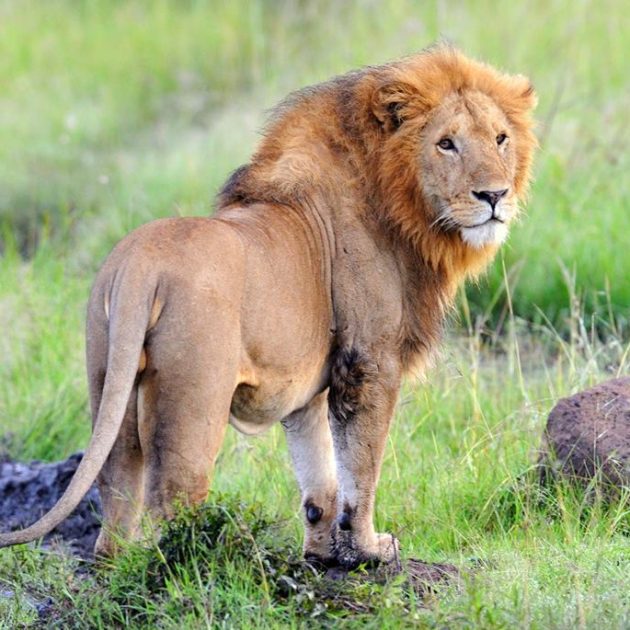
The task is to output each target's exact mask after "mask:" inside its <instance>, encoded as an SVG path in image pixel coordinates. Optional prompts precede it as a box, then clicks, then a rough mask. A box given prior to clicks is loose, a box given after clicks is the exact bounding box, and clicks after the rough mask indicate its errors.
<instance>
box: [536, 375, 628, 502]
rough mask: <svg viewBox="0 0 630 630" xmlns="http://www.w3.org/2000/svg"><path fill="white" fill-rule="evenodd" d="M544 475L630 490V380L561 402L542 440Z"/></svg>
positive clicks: (606, 385)
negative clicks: (593, 480)
mask: <svg viewBox="0 0 630 630" xmlns="http://www.w3.org/2000/svg"><path fill="white" fill-rule="evenodd" d="M542 450H543V452H542V457H541V464H542V465H543V466H542V472H543V475H548V474H551V475H552V476H556V475H558V474H560V475H563V476H568V477H571V478H573V479H578V480H581V481H583V482H586V483H588V482H590V481H591V480H592V479H593V478H594V477H595V476H596V475H597V476H598V477H597V480H598V482H602V483H603V484H604V485H605V486H606V487H607V488H608V489H612V490H613V491H615V493H617V491H620V490H621V489H622V488H624V487H625V488H630V377H624V378H617V379H613V380H610V381H605V382H603V383H600V384H599V385H596V386H595V387H592V388H591V389H587V390H584V391H582V392H578V393H577V394H574V395H573V396H569V397H568V398H563V399H561V400H560V401H559V402H558V404H557V405H556V406H555V407H554V408H553V409H552V410H551V413H550V414H549V419H548V420H547V427H546V429H545V433H544V439H543V449H542Z"/></svg>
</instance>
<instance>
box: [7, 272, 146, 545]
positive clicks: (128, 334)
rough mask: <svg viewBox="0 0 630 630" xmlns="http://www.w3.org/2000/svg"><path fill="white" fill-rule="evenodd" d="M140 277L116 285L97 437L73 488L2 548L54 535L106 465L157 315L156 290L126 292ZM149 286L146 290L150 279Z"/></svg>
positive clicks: (121, 275)
mask: <svg viewBox="0 0 630 630" xmlns="http://www.w3.org/2000/svg"><path fill="white" fill-rule="evenodd" d="M139 273H142V272H141V270H139V269H136V270H133V269H130V268H126V269H124V270H120V271H119V272H118V274H117V277H115V278H114V279H113V280H112V299H111V309H110V320H109V351H108V358H107V373H106V375H105V382H104V386H103V395H102V399H101V405H100V407H99V410H98V415H97V419H96V422H95V423H94V430H93V433H92V438H91V439H90V443H89V444H88V447H87V449H86V451H85V454H84V456H83V459H82V460H81V463H80V464H79V467H78V468H77V471H76V472H75V474H74V476H73V478H72V481H71V482H70V485H69V486H68V488H67V489H66V491H65V492H64V493H63V495H62V496H61V498H60V499H59V501H57V503H56V504H55V505H54V506H53V507H52V509H51V510H50V511H49V512H47V513H46V514H44V516H42V517H41V518H40V519H39V520H38V521H37V522H35V523H34V524H33V525H31V526H30V527H27V528H26V529H22V530H19V531H15V532H10V533H7V534H0V547H7V546H9V545H17V544H20V543H26V542H30V541H32V540H35V539H37V538H41V537H42V536H44V535H45V534H47V533H48V532H50V531H51V530H53V529H54V528H55V527H56V526H57V525H59V523H61V521H63V520H64V519H65V518H67V517H68V516H69V515H70V514H71V513H72V511H73V510H74V509H75V508H76V507H77V505H79V502H80V501H81V499H82V498H83V497H84V496H85V494H86V493H87V492H88V490H89V489H90V487H91V486H92V484H93V483H94V481H95V480H96V477H97V475H98V473H99V472H100V470H101V468H102V467H103V465H104V464H105V461H106V460H107V457H108V456H109V453H110V451H111V450H112V448H113V446H114V442H115V441H116V438H117V436H118V432H119V431H120V427H121V425H122V421H123V418H124V414H125V410H126V407H127V402H128V400H129V396H130V395H131V390H132V387H133V383H134V380H135V377H136V373H137V371H138V360H139V358H140V353H141V352H142V348H143V345H144V340H145V335H146V330H147V326H148V322H149V317H150V310H151V302H152V299H150V298H148V295H151V296H153V295H154V290H152V289H151V288H150V287H149V290H148V291H147V292H146V293H145V294H144V295H138V294H137V293H136V291H131V290H129V291H125V287H126V286H129V284H131V283H130V280H133V276H136V277H137V274H139ZM133 284H135V285H136V286H138V284H137V283H135V282H133ZM143 284H145V286H146V278H145V281H144V283H143ZM121 293H122V294H125V299H124V300H118V299H117V297H118V295H120V294H121ZM143 293H144V292H143ZM114 349H115V350H114Z"/></svg>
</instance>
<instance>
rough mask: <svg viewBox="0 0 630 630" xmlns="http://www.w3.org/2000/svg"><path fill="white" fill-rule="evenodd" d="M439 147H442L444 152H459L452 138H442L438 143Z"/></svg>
mask: <svg viewBox="0 0 630 630" xmlns="http://www.w3.org/2000/svg"><path fill="white" fill-rule="evenodd" d="M438 147H440V149H442V150H444V151H457V149H456V148H455V144H454V143H453V141H452V140H451V139H450V138H442V139H441V140H440V141H439V142H438Z"/></svg>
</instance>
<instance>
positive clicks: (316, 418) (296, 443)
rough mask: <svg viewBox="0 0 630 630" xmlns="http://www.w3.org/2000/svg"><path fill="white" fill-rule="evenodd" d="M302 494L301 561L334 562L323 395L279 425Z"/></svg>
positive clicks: (333, 495)
mask: <svg viewBox="0 0 630 630" xmlns="http://www.w3.org/2000/svg"><path fill="white" fill-rule="evenodd" d="M282 425H283V427H284V430H285V434H286V436H287V443H288V445H289V451H290V452H291V459H292V460H293V467H294V469H295V475H296V477H297V480H298V483H299V485H300V490H301V493H302V510H303V519H304V557H305V558H306V559H307V560H315V561H317V562H321V563H322V564H324V565H329V564H331V563H333V562H334V555H333V548H332V538H331V529H332V525H333V522H334V520H335V517H336V516H337V478H336V469H335V455H334V450H333V444H332V437H331V435H330V427H329V425H328V401H327V400H326V392H324V393H322V394H320V395H319V396H316V397H315V398H314V399H313V400H312V401H311V402H310V403H309V404H308V405H307V406H306V407H304V408H303V409H300V410H299V411H296V412H295V413H293V414H291V415H290V416H289V417H288V418H286V419H285V420H283V421H282Z"/></svg>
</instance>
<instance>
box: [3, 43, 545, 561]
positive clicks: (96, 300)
mask: <svg viewBox="0 0 630 630" xmlns="http://www.w3.org/2000/svg"><path fill="white" fill-rule="evenodd" d="M535 102H536V97H535V94H534V90H533V88H532V86H531V84H530V82H529V80H528V79H526V78H525V77H523V76H520V75H516V76H513V75H507V74H503V73H500V72H498V71H497V70H495V69H493V68H492V67H490V66H488V65H485V64H483V63H480V62H477V61H474V60H471V59H469V58H467V57H465V56H464V55H463V54H462V53H461V52H459V51H458V50H456V49H454V48H452V47H449V46H446V45H438V46H436V47H433V48H430V49H428V50H425V51H423V52H421V53H418V54H416V55H413V56H409V57H407V58H404V59H402V60H398V61H395V62H392V63H389V64H387V65H383V66H376V67H367V68H364V69H361V70H358V71H355V72H351V73H349V74H346V75H343V76H340V77H337V78H334V79H332V80H330V81H328V82H326V83H322V84H320V85H316V86H314V87H309V88H306V89H303V90H301V91H298V92H297V93H295V94H293V95H291V96H289V97H288V98H287V99H286V100H285V101H283V102H282V103H281V104H280V105H279V106H278V107H277V108H276V109H275V110H274V112H273V114H272V116H271V119H270V122H269V123H268V125H267V127H266V129H265V133H264V136H263V139H262V141H261V143H260V145H259V147H258V149H257V151H256V152H255V154H254V156H253V158H252V160H251V162H250V163H249V164H247V165H245V166H242V167H240V168H239V169H237V170H236V171H235V172H234V173H233V174H232V175H231V177H230V178H229V180H228V181H227V183H226V184H225V186H224V187H223V189H222V190H221V191H220V193H219V195H218V198H217V208H216V213H215V214H214V216H212V217H209V218H172V219H163V220H157V221H154V222H151V223H148V224H146V225H144V226H142V227H140V228H138V229H137V230H135V231H134V232H132V233H131V234H130V235H128V236H127V237H125V238H124V239H123V240H122V241H121V242H120V243H119V244H118V245H117V246H116V247H115V248H114V249H113V251H112V252H111V254H110V255H109V257H108V258H107V260H106V262H105V263H104V265H103V267H102V269H101V270H100V272H99V273H98V275H97V278H96V281H95V283H94V286H93V289H92V292H91V296H90V299H89V304H88V312H87V372H88V382H89V392H90V403H91V411H92V418H93V435H92V438H91V440H90V443H89V445H88V447H87V450H86V452H85V455H84V457H83V460H82V462H81V464H80V466H79V468H78V470H77V472H76V474H75V476H74V478H73V479H72V482H71V483H70V485H69V487H68V489H67V490H66V492H65V494H64V495H63V496H62V498H61V499H60V500H59V502H58V503H57V505H56V506H55V507H54V508H53V509H52V510H51V511H50V512H48V513H47V514H45V515H44V516H43V517H42V518H41V519H40V520H39V521H37V522H36V523H35V524H34V525H32V526H31V527H28V528H27V529H25V530H22V531H17V532H13V533H9V534H3V535H1V536H0V545H3V546H6V545H12V544H16V543H23V542H27V541H31V540H34V539H36V538H39V537H41V536H43V535H44V534H45V533H47V532H49V531H50V530H52V529H53V528H54V527H55V526H56V525H57V524H58V523H59V522H60V521H62V520H63V519H64V518H66V517H67V516H68V515H69V514H70V513H71V511H72V510H73V509H74V508H75V507H76V505H77V504H78V502H79V501H80V499H81V498H82V497H83V495H84V494H85V493H86V492H87V490H88V489H89V488H90V486H91V484H92V483H93V482H94V481H95V479H96V478H97V477H98V484H99V488H100V492H101V497H102V504H103V527H102V529H101V532H100V535H99V538H98V540H97V542H96V546H95V553H96V554H98V555H112V554H115V553H116V552H117V551H118V550H119V544H118V543H117V540H119V537H122V538H123V539H133V538H138V537H140V536H141V528H140V524H141V521H142V519H143V515H145V514H148V515H149V516H150V517H151V519H152V520H155V521H159V520H160V519H168V518H171V517H172V516H173V513H174V510H175V507H174V506H175V505H176V504H178V503H180V502H181V501H183V502H185V503H186V504H195V503H198V502H201V501H203V500H204V499H206V497H207V494H208V491H209V484H210V478H211V475H212V472H213V467H214V463H215V459H216V457H217V453H218V451H219V448H220V446H221V443H222V441H223V437H224V434H225V431H226V428H227V426H228V424H231V425H232V426H234V427H235V428H236V429H238V430H239V431H242V432H243V433H246V434H256V433H260V432H262V431H264V430H265V429H267V428H268V427H270V426H271V425H272V424H274V423H275V422H278V421H280V422H281V423H282V426H283V427H284V430H285V433H286V439H287V442H288V447H289V451H290V454H291V458H292V461H293V465H294V468H295V474H296V476H297V481H298V484H299V487H300V490H301V501H302V512H303V519H304V527H305V534H304V544H303V551H304V555H305V557H306V558H307V559H310V560H312V561H314V562H318V563H321V564H322V565H324V566H332V565H336V566H341V567H344V568H348V569H352V568H355V567H357V566H358V565H359V564H361V563H364V562H390V561H392V560H394V559H396V558H397V557H398V554H399V543H398V540H397V539H396V538H395V537H394V536H392V535H390V534H383V533H377V532H376V531H375V527H374V522H373V514H374V499H375V490H376V486H377V482H378V479H379V474H380V469H381V462H382V459H383V452H384V448H385V443H386V438H387V434H388V430H389V426H390V423H391V422H392V418H393V415H394V411H395V406H396V401H397V398H398V394H399V388H400V384H401V379H402V378H403V376H404V375H405V374H408V373H414V374H416V373H418V372H423V371H424V369H425V366H426V365H427V362H428V361H429V359H430V358H431V356H432V355H433V354H434V352H435V350H436V348H437V347H438V345H439V340H440V337H441V332H442V328H443V322H444V319H445V315H446V313H447V311H448V309H449V307H450V306H451V305H452V304H453V300H454V297H455V293H456V290H457V288H458V287H459V286H460V285H461V283H462V282H463V281H464V280H465V279H466V278H467V277H471V276H477V275H478V274H479V273H480V272H481V271H482V270H483V269H484V268H485V267H486V266H487V265H488V263H489V262H490V261H491V260H492V258H493V256H494V255H495V253H496V251H497V249H498V247H499V246H500V244H501V243H502V242H503V241H504V240H505V238H506V237H507V235H508V229H509V227H510V224H511V223H512V222H513V221H514V219H515V218H516V217H517V215H518V214H519V200H522V199H523V198H524V196H525V193H526V190H527V187H528V183H529V180H530V167H531V163H532V156H533V153H534V149H535V146H536V139H535V135H534V131H533V127H534V123H533V119H532V116H531V113H532V110H533V108H534V106H535Z"/></svg>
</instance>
